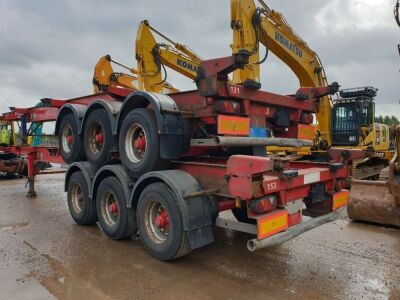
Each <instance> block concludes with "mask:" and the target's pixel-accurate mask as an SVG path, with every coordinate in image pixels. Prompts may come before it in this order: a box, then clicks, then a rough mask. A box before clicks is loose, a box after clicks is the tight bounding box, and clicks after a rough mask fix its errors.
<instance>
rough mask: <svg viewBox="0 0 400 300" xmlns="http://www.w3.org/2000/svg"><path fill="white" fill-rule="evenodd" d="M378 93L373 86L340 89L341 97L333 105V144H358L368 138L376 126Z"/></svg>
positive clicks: (377, 137)
mask: <svg viewBox="0 0 400 300" xmlns="http://www.w3.org/2000/svg"><path fill="white" fill-rule="evenodd" d="M376 94H377V89H375V88H373V87H363V88H355V89H346V90H341V91H340V98H339V99H337V100H336V101H335V103H334V106H333V120H332V123H333V124H332V143H333V145H340V146H358V145H360V144H362V143H363V142H362V141H365V140H366V138H367V137H368V136H369V134H370V132H371V131H372V130H373V127H374V114H375V102H374V97H375V96H376ZM385 133H386V132H385ZM376 139H378V140H379V139H380V137H379V136H376V137H375V140H376Z"/></svg>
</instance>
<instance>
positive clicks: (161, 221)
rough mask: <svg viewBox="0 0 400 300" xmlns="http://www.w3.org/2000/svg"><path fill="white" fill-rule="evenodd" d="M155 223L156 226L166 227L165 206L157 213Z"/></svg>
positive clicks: (167, 223) (167, 218)
mask: <svg viewBox="0 0 400 300" xmlns="http://www.w3.org/2000/svg"><path fill="white" fill-rule="evenodd" d="M155 223H156V226H157V227H158V228H168V226H169V216H168V213H167V210H166V209H165V208H164V209H163V210H162V211H161V212H160V213H159V214H158V215H157V217H156V219H155Z"/></svg>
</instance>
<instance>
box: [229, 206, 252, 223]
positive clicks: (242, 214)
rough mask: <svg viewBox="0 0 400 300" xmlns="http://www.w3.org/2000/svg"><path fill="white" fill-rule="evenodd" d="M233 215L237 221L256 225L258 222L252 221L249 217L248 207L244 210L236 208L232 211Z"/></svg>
mask: <svg viewBox="0 0 400 300" xmlns="http://www.w3.org/2000/svg"><path fill="white" fill-rule="evenodd" d="M232 213H233V215H234V216H235V218H236V220H238V221H239V222H242V223H246V224H256V223H257V221H256V220H255V219H251V218H249V217H248V216H247V209H246V207H244V208H243V207H242V208H234V209H232Z"/></svg>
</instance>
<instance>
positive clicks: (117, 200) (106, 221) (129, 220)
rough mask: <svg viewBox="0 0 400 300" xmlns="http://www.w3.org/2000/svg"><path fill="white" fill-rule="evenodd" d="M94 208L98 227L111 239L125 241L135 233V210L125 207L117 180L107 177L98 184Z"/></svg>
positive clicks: (121, 189) (122, 193)
mask: <svg viewBox="0 0 400 300" xmlns="http://www.w3.org/2000/svg"><path fill="white" fill-rule="evenodd" d="M96 206H97V216H98V218H99V224H100V227H101V229H102V230H103V232H104V233H105V234H106V235H107V236H108V237H110V238H111V239H113V240H121V239H126V238H129V237H131V236H132V235H133V234H135V233H136V232H137V225H136V214H135V210H134V209H131V208H128V207H127V206H126V199H125V195H124V192H123V188H122V185H121V183H120V182H119V180H118V179H117V178H115V177H107V178H106V179H104V180H103V181H102V182H101V183H100V185H99V189H98V190H97V197H96Z"/></svg>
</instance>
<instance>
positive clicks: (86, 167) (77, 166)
mask: <svg viewBox="0 0 400 300" xmlns="http://www.w3.org/2000/svg"><path fill="white" fill-rule="evenodd" d="M77 171H81V172H82V173H83V177H85V179H86V183H87V186H88V191H89V197H90V195H91V190H92V180H93V178H94V176H95V175H96V168H94V167H93V166H92V165H91V164H90V163H89V162H87V161H80V162H74V163H72V164H71V165H70V167H69V168H68V170H67V173H66V175H65V185H64V191H65V192H67V190H68V183H69V179H70V178H71V175H72V174H73V173H75V172H77Z"/></svg>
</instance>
